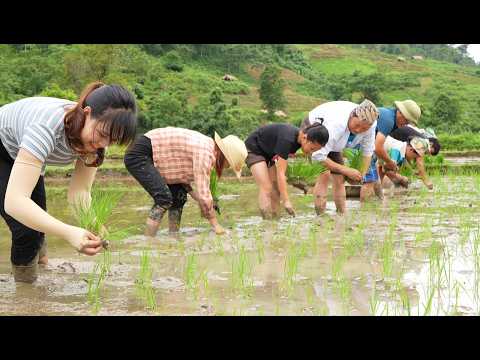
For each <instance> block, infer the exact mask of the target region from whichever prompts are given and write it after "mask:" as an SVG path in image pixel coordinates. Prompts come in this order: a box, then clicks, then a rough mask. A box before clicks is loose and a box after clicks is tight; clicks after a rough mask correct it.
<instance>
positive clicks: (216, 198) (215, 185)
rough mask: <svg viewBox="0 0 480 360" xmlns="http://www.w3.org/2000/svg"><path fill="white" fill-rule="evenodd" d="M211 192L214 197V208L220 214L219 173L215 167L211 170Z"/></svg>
mask: <svg viewBox="0 0 480 360" xmlns="http://www.w3.org/2000/svg"><path fill="white" fill-rule="evenodd" d="M210 193H211V194H212V199H213V208H214V209H215V211H216V212H217V213H218V215H220V213H221V211H220V205H219V201H220V195H219V191H218V175H217V172H216V170H215V169H212V171H211V172H210Z"/></svg>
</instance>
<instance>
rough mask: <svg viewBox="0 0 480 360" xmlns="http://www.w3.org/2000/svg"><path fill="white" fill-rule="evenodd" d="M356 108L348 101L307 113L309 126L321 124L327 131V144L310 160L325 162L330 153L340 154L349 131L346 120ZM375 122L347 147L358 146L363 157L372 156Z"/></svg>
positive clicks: (324, 105)
mask: <svg viewBox="0 0 480 360" xmlns="http://www.w3.org/2000/svg"><path fill="white" fill-rule="evenodd" d="M357 106H358V104H355V103H353V102H350V101H331V102H327V103H324V104H322V105H319V106H317V107H316V108H315V109H313V110H312V111H310V112H309V113H308V119H309V121H310V123H311V124H313V123H316V122H321V120H320V119H321V118H323V120H324V121H323V125H324V126H325V127H326V128H327V130H328V135H329V137H328V142H327V144H326V145H325V146H324V147H323V148H321V149H320V150H318V151H315V152H314V153H313V154H312V159H313V160H317V161H324V160H326V158H327V156H328V154H329V153H330V152H341V151H343V149H344V148H345V147H347V141H348V137H349V136H350V130H349V129H348V119H349V118H350V114H351V113H352V111H353V110H354V109H355V108H356V107H357ZM376 127H377V122H376V121H375V122H374V123H373V124H372V126H371V127H370V128H369V129H368V130H367V131H365V132H363V133H360V134H357V135H356V136H355V139H354V140H353V142H352V143H351V144H349V145H348V147H355V146H356V145H358V144H360V149H361V150H362V153H363V156H372V154H373V151H374V149H375V128H376Z"/></svg>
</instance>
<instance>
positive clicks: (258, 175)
mask: <svg viewBox="0 0 480 360" xmlns="http://www.w3.org/2000/svg"><path fill="white" fill-rule="evenodd" d="M250 170H251V172H252V175H253V178H254V179H255V182H256V183H257V186H258V206H259V208H260V213H261V215H262V217H263V218H264V219H271V218H272V216H273V212H272V210H273V209H272V193H273V184H272V181H271V179H270V175H269V171H268V167H267V163H266V162H265V161H259V162H257V163H255V164H253V165H251V166H250Z"/></svg>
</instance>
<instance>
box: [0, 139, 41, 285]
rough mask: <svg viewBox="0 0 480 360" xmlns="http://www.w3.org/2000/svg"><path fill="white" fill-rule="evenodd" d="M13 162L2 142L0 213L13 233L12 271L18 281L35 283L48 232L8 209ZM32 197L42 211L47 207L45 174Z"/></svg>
mask: <svg viewBox="0 0 480 360" xmlns="http://www.w3.org/2000/svg"><path fill="white" fill-rule="evenodd" d="M13 162H14V161H13V159H12V158H10V156H9V155H8V153H7V151H6V150H5V148H4V147H3V144H1V142H0V215H1V216H2V217H3V218H4V219H5V222H6V223H7V225H8V228H9V229H10V232H11V234H12V248H11V256H10V261H11V263H12V273H13V277H14V279H15V281H16V282H25V283H33V282H35V280H36V279H37V276H38V262H39V252H40V249H41V248H42V245H43V243H44V241H45V234H44V233H41V232H39V231H36V230H33V229H30V228H29V227H27V226H25V225H23V224H22V223H20V222H18V221H16V220H15V219H14V218H12V217H11V216H10V215H8V214H7V213H6V212H5V208H4V206H5V205H4V201H5V193H6V191H7V185H8V180H9V178H10V172H11V169H12V167H13ZM31 199H32V200H33V201H34V202H35V203H36V204H37V205H38V206H40V207H41V208H42V209H43V210H45V211H46V210H47V201H46V196H45V184H44V178H43V176H40V177H39V179H38V182H37V184H36V185H35V188H34V189H33V191H32V195H31ZM43 260H45V259H43Z"/></svg>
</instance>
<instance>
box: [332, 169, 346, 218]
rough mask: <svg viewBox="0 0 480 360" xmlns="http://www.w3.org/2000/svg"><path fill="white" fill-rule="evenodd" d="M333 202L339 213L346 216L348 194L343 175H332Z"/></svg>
mask: <svg viewBox="0 0 480 360" xmlns="http://www.w3.org/2000/svg"><path fill="white" fill-rule="evenodd" d="M332 180H333V181H332V188H333V201H334V202H335V206H336V207H337V213H338V214H340V215H343V214H345V211H346V206H345V203H346V199H347V194H346V191H345V177H344V176H343V175H341V174H332Z"/></svg>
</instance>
